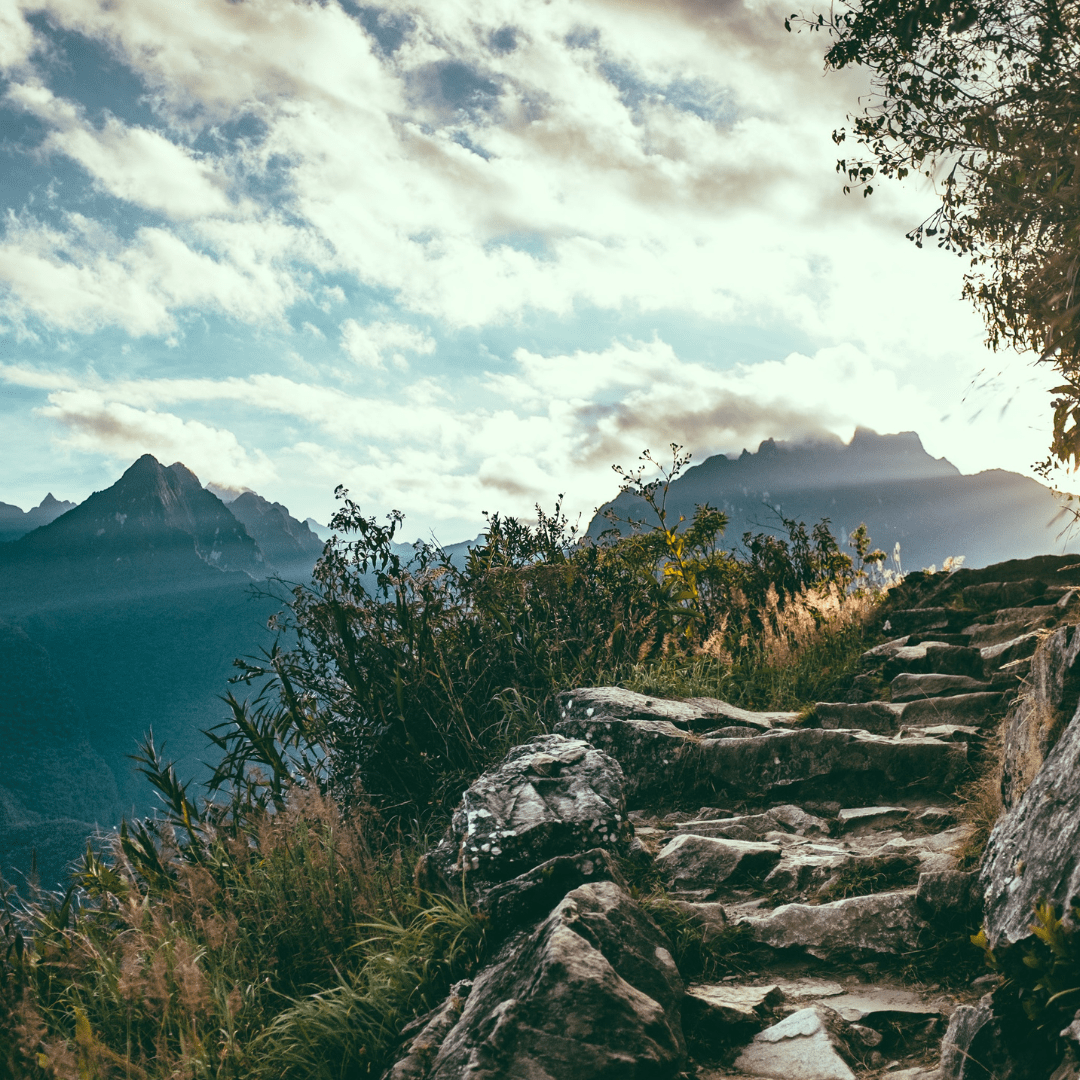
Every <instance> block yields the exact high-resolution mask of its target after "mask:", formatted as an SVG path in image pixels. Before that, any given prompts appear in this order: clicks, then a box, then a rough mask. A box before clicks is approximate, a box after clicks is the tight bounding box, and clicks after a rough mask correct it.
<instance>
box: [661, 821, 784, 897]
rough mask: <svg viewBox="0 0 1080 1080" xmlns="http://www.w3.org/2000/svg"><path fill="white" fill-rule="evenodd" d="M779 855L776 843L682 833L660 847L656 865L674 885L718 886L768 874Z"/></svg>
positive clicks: (675, 886) (669, 883) (707, 887)
mask: <svg viewBox="0 0 1080 1080" xmlns="http://www.w3.org/2000/svg"><path fill="white" fill-rule="evenodd" d="M780 855H781V850H780V848H779V847H778V846H777V845H775V844H757V843H749V842H747V841H745V840H724V839H719V838H717V837H711V836H693V835H689V834H683V835H682V836H676V837H675V839H674V840H672V841H671V842H670V843H669V844H667V845H666V846H665V847H663V848H661V849H660V852H659V854H658V855H657V856H656V868H657V870H658V871H659V872H660V873H661V874H662V875H663V877H664V880H665V881H666V882H667V885H668V887H669V888H671V889H698V890H700V889H705V890H715V889H717V888H719V886H721V885H724V884H728V885H734V884H736V883H738V882H741V881H745V880H746V879H747V878H748V877H751V876H757V875H762V876H763V875H765V874H767V873H768V872H769V871H770V870H771V869H772V868H773V867H774V866H775V865H776V864H777V863H778V862H779V861H780Z"/></svg>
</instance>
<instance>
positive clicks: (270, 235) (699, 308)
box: [0, 0, 1052, 542]
mask: <svg viewBox="0 0 1080 1080" xmlns="http://www.w3.org/2000/svg"><path fill="white" fill-rule="evenodd" d="M789 13H790V12H789V11H788V9H787V8H784V9H782V10H781V9H780V8H777V7H775V6H774V5H772V4H770V3H768V2H767V0H765V2H756V0H747V2H744V3H740V2H738V0H725V2H723V3H716V2H709V3H706V2H704V0H637V2H630V0H515V2H514V3H509V2H504V0H484V2H483V3H479V2H476V0H430V2H427V3H419V4H417V3H392V4H389V5H386V6H377V7H375V6H372V7H361V6H357V5H356V4H354V3H351V2H345V0H324V2H322V3H303V2H297V0H246V2H241V3H233V2H229V0H189V2H187V3H184V4H176V3H167V2H165V0H114V2H112V3H110V4H101V3H99V2H98V0H48V2H44V3H42V2H35V3H26V2H23V0H0V200H2V202H3V210H4V216H3V222H2V226H0V230H2V231H0V421H2V422H0V446H2V454H3V462H4V469H3V472H2V474H0V500H3V501H6V502H15V503H18V504H20V505H22V506H24V507H26V506H28V505H31V504H32V503H36V502H37V501H39V500H40V498H41V497H42V496H43V495H44V493H45V491H46V490H52V491H53V492H54V493H55V494H56V495H57V496H58V497H61V498H71V499H82V498H85V497H86V495H88V494H89V493H90V492H91V491H92V490H95V489H98V488H101V487H104V486H106V485H108V484H109V483H111V482H112V481H113V480H114V479H115V478H116V476H117V475H118V473H119V471H120V470H121V469H122V468H124V467H125V466H126V465H127V464H129V463H130V462H131V461H132V460H134V458H136V457H137V456H139V455H140V454H141V453H144V452H150V453H153V454H155V455H156V456H157V457H159V458H160V459H161V460H163V461H165V462H166V463H167V464H168V463H171V462H172V461H175V460H181V461H183V462H184V463H185V464H187V465H188V466H189V467H190V468H192V469H193V470H194V471H195V472H196V473H197V474H198V475H199V476H200V478H201V479H203V480H204V481H206V482H214V483H217V484H220V485H224V486H232V487H252V488H254V489H255V490H257V491H259V492H260V493H262V494H264V495H266V496H267V497H269V498H272V499H278V500H280V501H282V502H285V503H286V504H287V505H288V506H289V507H290V508H291V509H292V510H293V511H294V513H297V514H298V515H299V516H301V517H303V516H307V515H309V514H310V515H313V516H315V517H317V518H319V519H321V520H325V519H326V518H327V517H328V516H329V514H330V513H331V512H332V509H333V490H334V488H335V486H336V485H337V484H339V483H343V484H345V485H346V486H348V487H349V488H350V489H351V491H352V493H353V496H354V497H355V498H357V500H358V501H359V502H360V503H361V505H362V506H364V507H365V508H367V509H370V511H371V512H372V513H384V512H386V511H388V510H390V509H391V508H398V509H401V510H403V511H405V513H406V515H407V522H408V524H407V529H406V531H407V532H408V533H409V534H410V535H411V534H413V533H416V534H428V533H430V532H434V533H435V534H436V535H437V536H438V537H439V538H440V539H442V540H444V541H447V542H450V541H454V540H457V539H460V538H462V537H463V536H469V535H474V534H475V532H476V531H477V530H478V528H479V526H480V524H481V522H482V512H483V511H484V510H497V509H498V510H503V511H506V512H511V513H527V512H528V511H529V510H530V508H531V507H532V505H533V503H534V502H536V501H540V502H542V503H544V504H545V505H547V506H550V505H551V504H552V502H553V500H554V497H555V495H556V494H558V493H560V492H565V493H566V495H567V503H568V505H569V507H570V508H571V509H572V510H573V511H574V512H577V511H580V512H582V513H584V514H585V515H586V516H587V515H588V514H589V513H590V512H591V511H592V509H593V507H595V506H596V505H597V504H598V503H600V502H602V501H604V500H605V499H607V498H609V497H610V496H611V495H612V494H613V493H614V491H615V480H614V477H613V474H612V472H611V468H610V466H611V465H612V464H613V463H622V464H631V463H633V462H634V461H635V460H636V458H637V455H638V454H639V453H640V451H641V450H643V449H645V448H646V447H651V448H653V449H654V450H656V449H658V448H661V447H663V446H665V445H666V444H667V443H669V442H672V441H676V442H679V443H682V444H684V445H686V446H687V448H688V449H690V450H691V451H692V452H693V453H694V455H695V458H697V459H698V460H700V459H701V458H703V457H705V456H707V455H708V454H711V453H718V452H737V451H738V450H740V449H741V448H742V447H744V446H749V447H751V448H753V447H756V445H757V443H758V442H759V441H760V440H761V439H764V438H767V437H776V438H800V437H805V436H813V435H815V434H821V433H823V432H833V433H836V434H839V435H841V436H842V437H844V438H848V437H850V435H851V434H852V432H853V430H854V428H855V426H856V425H858V424H862V425H865V426H868V427H872V428H875V429H876V430H878V431H883V432H884V431H898V430H910V429H914V430H916V431H918V432H919V433H920V435H921V436H922V437H923V440H924V443H925V445H926V446H927V449H928V450H930V452H931V453H933V454H935V455H945V456H947V457H949V458H950V460H952V461H953V462H954V463H955V464H957V465H958V466H959V467H960V468H961V469H963V470H964V471H966V472H975V471H978V470H980V469H984V468H991V467H1003V468H1011V469H1015V470H1017V471H1022V472H1026V471H1029V467H1030V465H1031V463H1032V462H1033V461H1035V460H1036V459H1037V458H1039V457H1040V456H1042V455H1043V454H1044V453H1045V446H1046V442H1047V426H1048V419H1049V413H1048V398H1047V394H1046V391H1047V388H1048V387H1049V386H1050V385H1052V380H1051V378H1050V376H1049V374H1048V373H1046V372H1044V371H1041V370H1038V369H1036V368H1033V367H1032V365H1031V364H1030V362H1029V361H1028V360H1027V359H1025V358H1023V357H1017V356H1013V355H1004V356H991V355H990V354H988V353H987V352H986V351H985V349H983V347H982V345H981V332H980V327H979V324H978V321H977V319H976V318H975V316H974V315H973V314H972V313H971V312H970V311H969V310H968V309H967V308H965V307H964V305H963V304H962V303H961V301H960V300H959V299H958V297H959V293H960V288H961V285H962V276H963V271H964V266H963V264H962V263H961V262H959V261H958V260H956V259H955V258H953V257H951V256H948V255H944V254H941V253H939V252H937V251H934V250H929V251H922V252H918V251H916V250H915V249H914V248H913V247H912V246H911V245H910V244H908V243H907V242H906V241H905V240H904V237H903V234H904V232H905V230H906V229H907V228H909V227H911V226H912V225H913V224H916V223H917V222H918V221H919V220H921V219H922V217H924V216H925V215H926V213H928V212H929V211H930V209H932V207H933V195H932V191H931V190H930V188H929V186H928V185H926V184H925V183H924V184H923V186H921V187H920V186H919V185H915V184H913V185H909V186H907V187H893V188H885V189H879V191H878V193H877V194H875V195H874V196H873V198H871V199H869V200H863V199H861V198H851V197H848V198H845V197H844V196H843V195H842V194H841V191H840V185H839V181H838V179H837V177H836V176H835V174H834V171H833V166H834V164H835V154H834V147H833V144H832V142H831V140H830V139H829V134H830V132H831V131H832V130H833V128H835V127H837V126H839V125H841V124H842V123H843V122H844V115H845V113H846V112H847V111H848V110H849V109H851V108H852V107H853V105H854V103H855V101H856V98H857V96H858V94H859V93H861V92H863V91H864V90H865V88H866V87H865V85H864V84H863V83H862V82H861V81H860V76H859V74H858V73H851V74H849V73H845V74H843V75H829V76H827V77H825V76H824V75H823V73H822V64H821V51H822V48H823V41H822V40H821V39H820V38H818V37H817V36H816V35H803V36H798V35H788V34H786V33H785V32H784V30H783V26H782V22H783V17H784V15H786V14H789Z"/></svg>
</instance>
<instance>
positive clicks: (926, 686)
mask: <svg viewBox="0 0 1080 1080" xmlns="http://www.w3.org/2000/svg"><path fill="white" fill-rule="evenodd" d="M890 686H891V691H892V699H893V701H896V702H901V701H915V700H917V699H925V698H939V697H952V696H953V695H954V694H978V693H984V692H986V691H988V690H989V688H990V686H989V683H985V682H982V681H981V680H979V679H971V678H969V677H968V676H967V675H912V674H910V673H908V672H902V673H901V674H899V675H897V676H896V678H895V679H893V681H892V683H891V684H890Z"/></svg>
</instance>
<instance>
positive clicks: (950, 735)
mask: <svg viewBox="0 0 1080 1080" xmlns="http://www.w3.org/2000/svg"><path fill="white" fill-rule="evenodd" d="M897 738H899V739H912V738H915V739H940V740H941V741H942V742H963V743H971V742H981V741H982V739H983V733H982V732H981V731H980V730H979V729H978V728H975V727H966V726H965V725H963V724H928V725H927V726H926V727H902V728H901V729H900V731H899V732H898V733H897Z"/></svg>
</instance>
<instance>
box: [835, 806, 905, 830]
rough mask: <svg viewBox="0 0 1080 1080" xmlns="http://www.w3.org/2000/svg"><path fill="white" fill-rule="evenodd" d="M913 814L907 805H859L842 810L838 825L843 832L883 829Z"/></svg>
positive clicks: (837, 819) (837, 817) (837, 818)
mask: <svg viewBox="0 0 1080 1080" xmlns="http://www.w3.org/2000/svg"><path fill="white" fill-rule="evenodd" d="M910 816H911V811H910V810H908V809H907V807H906V806H857V807H854V808H853V809H850V810H841V811H840V813H839V814H837V815H836V821H837V825H838V826H839V830H840V832H842V833H846V832H854V831H855V830H857V829H865V828H872V829H881V828H885V827H886V826H888V825H898V824H899V823H900V822H901V821H905V820H906V819H907V818H909V817H910Z"/></svg>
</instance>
